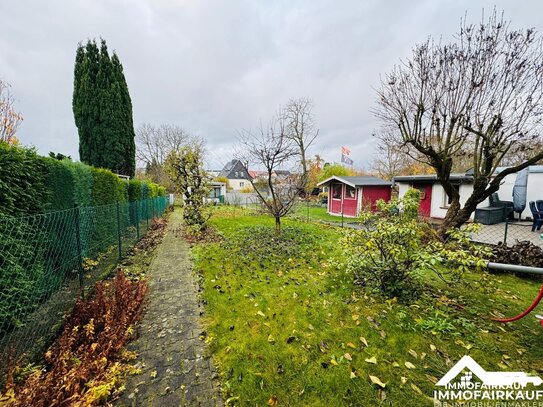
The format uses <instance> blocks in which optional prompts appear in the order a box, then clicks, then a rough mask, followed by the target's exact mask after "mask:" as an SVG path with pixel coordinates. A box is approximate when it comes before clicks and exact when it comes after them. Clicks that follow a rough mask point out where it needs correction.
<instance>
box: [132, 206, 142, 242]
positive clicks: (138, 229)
mask: <svg viewBox="0 0 543 407" xmlns="http://www.w3.org/2000/svg"><path fill="white" fill-rule="evenodd" d="M132 205H136V210H135V212H136V238H137V239H138V240H140V208H139V206H140V205H139V201H134V203H133V204H132Z"/></svg>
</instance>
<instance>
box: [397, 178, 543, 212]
mask: <svg viewBox="0 0 543 407" xmlns="http://www.w3.org/2000/svg"><path fill="white" fill-rule="evenodd" d="M516 178H517V174H510V175H508V176H506V177H505V178H504V180H503V182H502V184H501V186H500V189H499V190H498V196H499V197H500V199H501V200H502V201H512V200H513V185H515V180H516ZM396 184H397V186H398V196H399V197H400V198H401V197H403V195H404V194H405V193H406V192H407V190H408V189H409V187H410V186H411V183H408V182H397V183H396ZM472 191H473V185H472V184H461V185H460V205H462V206H464V204H465V203H466V200H467V199H468V197H469V196H470V195H471V193H472ZM538 199H543V173H541V172H531V173H530V175H528V193H527V196H526V209H524V211H523V212H522V215H521V216H522V219H525V218H526V217H530V218H531V217H532V213H531V212H530V207H529V206H528V202H530V201H537V200H538ZM445 202H446V201H445V191H444V190H443V187H442V186H441V185H440V184H439V183H438V182H435V183H434V185H433V187H432V206H431V210H430V216H431V217H432V218H438V219H443V218H444V217H445V214H446V213H447V208H446V207H445V205H444V203H445ZM488 205H489V200H488V199H486V200H484V201H483V202H481V203H480V204H479V205H477V207H478V208H485V207H487V206H488ZM515 216H518V215H515ZM471 219H473V214H472V215H471Z"/></svg>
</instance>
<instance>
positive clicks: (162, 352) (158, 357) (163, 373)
mask: <svg viewBox="0 0 543 407" xmlns="http://www.w3.org/2000/svg"><path fill="white" fill-rule="evenodd" d="M181 223H182V216H181V213H180V211H177V212H174V213H172V215H171V217H170V222H169V225H168V228H167V230H166V234H165V235H164V239H163V241H162V243H161V245H160V246H159V247H158V248H157V252H156V256H155V258H154V259H153V261H152V263H151V266H150V270H149V273H148V275H149V288H150V291H149V294H148V301H147V304H146V307H145V310H144V313H143V317H142V320H141V323H140V325H139V328H138V329H139V337H138V338H137V339H136V340H135V341H134V342H132V343H131V344H130V345H129V346H128V350H130V351H135V352H136V353H137V354H138V357H137V359H136V360H135V361H134V364H135V365H136V366H137V367H138V368H139V369H141V374H137V375H131V376H129V377H128V380H127V383H126V390H125V391H124V393H123V394H122V396H121V398H120V399H119V400H118V401H117V403H116V404H117V406H157V407H158V406H168V407H169V406H217V405H221V399H220V392H219V385H218V378H217V375H216V372H215V370H214V367H213V364H212V361H211V359H210V358H208V357H206V356H204V342H203V341H202V340H201V339H200V336H201V334H202V331H203V327H202V324H201V314H202V313H203V306H201V305H200V302H199V298H198V286H197V282H196V276H195V273H194V271H193V268H192V263H191V260H190V253H189V247H188V245H187V243H186V242H185V241H184V240H183V238H182V236H181V233H180V231H181Z"/></svg>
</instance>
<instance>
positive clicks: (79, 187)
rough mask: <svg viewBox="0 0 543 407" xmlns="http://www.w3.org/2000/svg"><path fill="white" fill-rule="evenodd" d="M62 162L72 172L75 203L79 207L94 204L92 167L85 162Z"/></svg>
mask: <svg viewBox="0 0 543 407" xmlns="http://www.w3.org/2000/svg"><path fill="white" fill-rule="evenodd" d="M61 162H62V164H64V166H66V168H68V169H69V170H70V171H71V172H72V177H73V183H74V185H73V193H74V198H73V200H74V203H75V204H76V205H77V206H79V207H85V206H92V189H93V184H94V179H93V177H92V167H90V166H89V165H86V164H83V163H74V162H72V161H70V160H62V161H61Z"/></svg>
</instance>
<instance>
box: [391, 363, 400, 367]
mask: <svg viewBox="0 0 543 407" xmlns="http://www.w3.org/2000/svg"><path fill="white" fill-rule="evenodd" d="M392 367H400V364H399V363H398V362H394V363H393V364H392Z"/></svg>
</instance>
